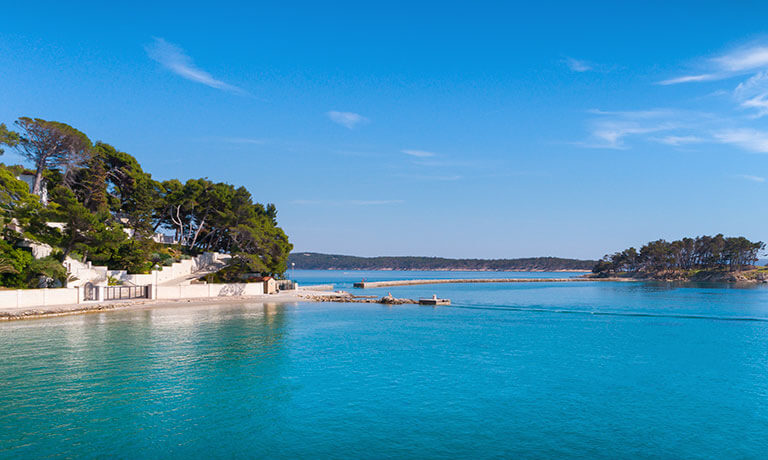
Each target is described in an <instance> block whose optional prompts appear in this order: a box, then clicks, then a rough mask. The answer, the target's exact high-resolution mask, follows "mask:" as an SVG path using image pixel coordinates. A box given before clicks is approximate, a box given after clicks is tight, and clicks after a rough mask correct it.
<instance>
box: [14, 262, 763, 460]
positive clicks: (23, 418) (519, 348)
mask: <svg viewBox="0 0 768 460" xmlns="http://www.w3.org/2000/svg"><path fill="white" fill-rule="evenodd" d="M525 275H526V276H557V277H563V274H562V273H560V274H525ZM427 276H430V277H433V278H447V277H469V276H467V274H455V273H453V272H451V273H445V272H429V273H423V272H422V273H418V272H405V273H395V272H384V273H382V272H378V273H377V272H370V273H367V274H366V275H365V277H366V278H367V279H369V280H371V281H374V280H384V279H400V278H425V277H427ZM472 276H476V277H483V278H486V277H490V275H489V274H485V273H483V274H478V273H474V274H472ZM498 276H503V277H519V276H521V274H513V275H510V274H509V273H506V274H498ZM567 276H571V275H567ZM296 278H297V279H298V280H299V282H302V283H304V284H311V283H315V282H316V283H325V282H329V281H336V282H338V283H339V284H338V285H339V287H340V288H344V289H348V288H349V286H351V283H352V282H353V281H359V278H361V276H360V273H359V272H351V273H347V274H345V273H344V272H335V273H334V272H299V271H298V270H297V272H296ZM387 292H391V293H392V294H393V295H395V296H397V297H411V298H416V297H426V296H431V295H432V294H437V295H438V296H440V297H447V298H450V299H451V300H452V301H453V305H452V306H450V307H438V308H432V307H419V306H415V305H403V306H396V307H386V306H382V305H376V304H337V303H319V304H312V303H299V304H287V305H280V304H257V303H248V302H246V303H243V304H222V305H209V306H196V307H174V308H154V309H146V310H136V311H122V312H111V313H102V314H89V315H81V316H69V317H61V318H51V319H44V320H31V321H19V322H11V323H5V324H0V347H1V349H2V350H3V353H2V355H0V382H2V384H1V385H0V457H2V458H29V457H54V458H60V457H85V458H89V457H104V456H114V457H119V458H160V457H163V458H167V457H175V458H180V457H192V458H200V457H226V458H232V457H252V458H419V459H422V458H507V457H520V458H553V457H557V458H617V457H623V458H626V457H640V458H675V457H677V458H679V457H685V458H763V457H764V456H765V453H766V452H768V289H766V288H765V287H763V286H752V287H749V288H735V287H732V286H726V285H698V286H688V287H680V286H672V285H667V284H646V283H597V282H594V283H593V282H587V283H552V284H549V283H547V284H541V283H535V284H533V283H532V284H480V285H463V284H462V285H433V286H429V285H425V286H410V287H398V288H385V289H374V290H365V291H357V292H356V293H359V294H370V295H383V294H386V293H387Z"/></svg>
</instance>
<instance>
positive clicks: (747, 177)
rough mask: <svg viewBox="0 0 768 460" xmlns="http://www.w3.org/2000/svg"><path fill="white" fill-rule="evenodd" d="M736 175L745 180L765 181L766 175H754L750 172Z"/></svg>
mask: <svg viewBox="0 0 768 460" xmlns="http://www.w3.org/2000/svg"><path fill="white" fill-rule="evenodd" d="M736 177H740V178H742V179H744V180H748V181H752V182H765V177H760V176H752V175H749V174H739V175H737V176H736Z"/></svg>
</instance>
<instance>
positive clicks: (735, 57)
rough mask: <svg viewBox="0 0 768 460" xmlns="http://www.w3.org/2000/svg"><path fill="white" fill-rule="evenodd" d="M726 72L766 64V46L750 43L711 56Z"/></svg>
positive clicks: (739, 70) (747, 69)
mask: <svg viewBox="0 0 768 460" xmlns="http://www.w3.org/2000/svg"><path fill="white" fill-rule="evenodd" d="M712 61H713V62H714V63H715V64H717V65H719V67H720V68H721V69H723V70H724V71H727V72H744V71H750V70H754V69H758V68H762V67H766V66H768V46H764V45H752V46H747V47H742V48H739V49H737V50H735V51H733V52H731V53H728V54H724V55H722V56H718V57H716V58H713V59H712Z"/></svg>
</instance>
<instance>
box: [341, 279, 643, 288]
mask: <svg viewBox="0 0 768 460" xmlns="http://www.w3.org/2000/svg"><path fill="white" fill-rule="evenodd" d="M585 281H634V280H629V279H624V278H469V279H435V280H391V281H361V282H359V283H354V286H355V287H356V288H361V289H367V288H381V287H393V286H417V285H421V284H455V283H573V282H585Z"/></svg>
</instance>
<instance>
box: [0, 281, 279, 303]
mask: <svg viewBox="0 0 768 460" xmlns="http://www.w3.org/2000/svg"><path fill="white" fill-rule="evenodd" d="M155 289H156V291H155V297H154V298H156V299H161V300H169V299H197V298H208V297H231V296H251V295H261V294H264V283H237V284H182V285H177V286H156V287H155ZM82 290H83V288H82V287H80V288H58V289H14V290H7V291H6V290H2V291H0V309H3V308H32V307H35V308H39V307H50V306H55V305H69V304H78V303H86V302H84V301H83V300H82V299H83V297H84V295H83V292H82ZM99 292H100V295H99V297H100V298H101V297H103V287H101V288H100V291H99Z"/></svg>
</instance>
